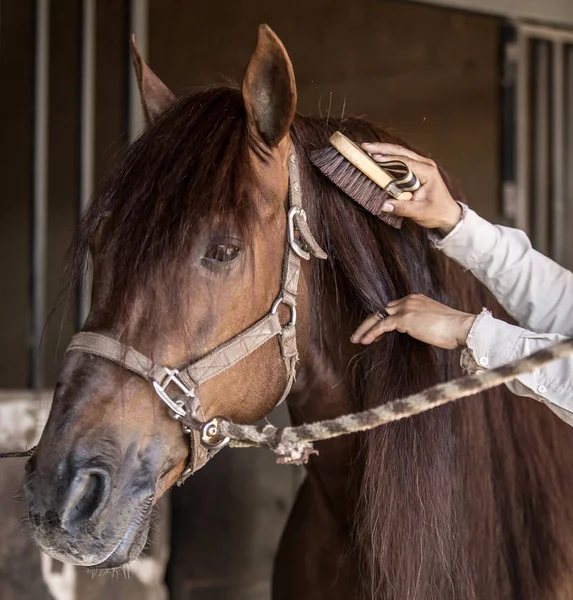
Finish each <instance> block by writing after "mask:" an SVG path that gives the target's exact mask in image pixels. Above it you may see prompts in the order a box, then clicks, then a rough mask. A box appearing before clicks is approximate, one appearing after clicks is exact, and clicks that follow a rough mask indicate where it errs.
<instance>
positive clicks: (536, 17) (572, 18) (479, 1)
mask: <svg viewBox="0 0 573 600" xmlns="http://www.w3.org/2000/svg"><path fill="white" fill-rule="evenodd" d="M406 1H409V2H416V3H423V4H433V5H437V6H443V7H447V8H454V9H459V10H467V11H470V12H472V13H485V14H491V15H499V16H500V17H504V18H511V19H528V20H532V21H540V22H543V23H555V24H556V25H559V24H561V25H564V26H571V25H573V11H572V10H571V0H406Z"/></svg>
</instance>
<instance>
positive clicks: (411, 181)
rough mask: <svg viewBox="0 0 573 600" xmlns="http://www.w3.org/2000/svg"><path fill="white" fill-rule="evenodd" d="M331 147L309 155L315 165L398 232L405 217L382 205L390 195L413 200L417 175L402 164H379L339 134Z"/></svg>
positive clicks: (389, 162)
mask: <svg viewBox="0 0 573 600" xmlns="http://www.w3.org/2000/svg"><path fill="white" fill-rule="evenodd" d="M330 144H331V146H329V147H327V148H323V149H321V150H314V151H313V152H311V153H310V160H311V161H312V162H313V163H314V165H315V166H316V167H318V168H319V169H320V170H321V171H322V173H323V174H324V175H326V177H328V179H330V181H332V183H334V185H336V186H337V187H338V188H340V189H341V190H342V191H343V192H344V193H345V194H346V195H347V196H349V197H350V198H352V200H354V201H355V202H357V203H358V204H360V206H362V208H364V209H365V210H367V211H368V212H369V213H372V214H373V215H375V216H376V217H378V218H379V219H380V220H381V221H384V222H385V223H388V225H392V227H395V228H397V229H399V228H400V227H401V226H402V217H397V216H396V215H393V214H391V213H386V212H383V211H382V205H383V204H384V202H385V201H386V200H387V199H388V198H389V197H390V196H391V197H392V198H394V199H396V200H411V199H412V192H415V191H416V190H417V189H418V188H419V187H420V181H419V180H418V178H417V177H416V176H415V175H414V173H412V171H411V170H410V169H409V168H408V166H407V165H406V164H405V163H403V162H401V161H397V160H393V161H388V162H384V163H377V162H376V161H374V160H373V159H372V158H371V157H370V155H369V154H367V153H366V152H365V151H364V150H362V148H360V146H358V145H357V144H355V143H354V142H353V141H352V140H349V139H348V138H347V137H346V136H345V135H343V134H342V133H340V131H336V132H335V133H333V134H332V136H331V137H330Z"/></svg>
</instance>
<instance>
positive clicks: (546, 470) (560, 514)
mask: <svg viewBox="0 0 573 600" xmlns="http://www.w3.org/2000/svg"><path fill="white" fill-rule="evenodd" d="M335 129H339V130H342V131H343V132H344V133H347V134H348V135H349V136H350V137H351V138H353V139H354V140H355V141H357V142H361V141H373V140H384V141H393V142H400V143H402V144H404V142H402V141H401V140H397V139H396V138H393V137H391V136H390V135H388V134H387V133H385V132H384V131H383V130H381V129H379V128H377V127H375V126H374V125H372V124H370V123H368V122H366V121H364V120H359V119H344V120H342V121H336V122H335V123H333V122H329V121H328V120H325V119H311V118H306V117H302V116H297V117H296V119H295V122H294V124H293V126H292V129H291V133H292V137H293V140H294V144H295V146H296V147H297V150H298V152H299V155H300V156H301V171H302V173H301V174H302V183H303V190H304V199H305V203H306V210H307V212H308V213H309V222H310V223H311V226H312V227H313V232H314V233H315V234H316V236H317V239H318V241H319V243H320V244H321V246H322V247H323V248H324V249H325V250H326V251H327V253H328V255H329V260H328V261H327V262H325V263H322V264H319V263H314V264H313V267H312V284H311V299H310V303H311V307H312V308H311V310H312V311H313V314H312V316H311V323H312V325H311V327H312V330H311V339H312V343H313V344H314V345H315V346H316V348H317V350H318V352H319V353H320V354H322V355H324V356H328V360H330V361H331V362H332V363H333V364H336V365H337V366H338V367H339V368H340V371H341V372H342V373H346V374H347V375H346V376H347V378H348V380H349V382H350V386H351V389H352V391H353V394H352V397H353V399H354V400H353V401H354V404H355V405H354V406H353V407H352V408H353V409H355V410H359V409H362V408H365V407H371V406H374V405H378V404H381V403H384V402H387V401H389V400H391V399H394V398H396V397H400V396H403V395H406V394H409V393H413V392H416V391H419V390H422V389H424V388H426V387H428V386H430V385H432V384H434V383H437V382H439V381H443V380H445V379H448V378H451V377H453V376H455V375H456V374H458V373H459V364H458V363H459V356H458V354H456V353H453V352H440V351H436V350H435V349H433V348H431V347H429V346H426V345H424V344H421V343H419V342H417V341H415V340H413V339H411V338H409V337H408V336H406V335H402V334H389V335H386V336H384V338H383V339H382V341H381V342H379V343H376V344H373V345H372V346H370V347H368V348H366V349H365V350H364V351H363V352H362V353H361V354H360V355H359V357H358V359H357V360H356V361H354V362H353V364H352V368H347V367H348V365H344V364H342V357H341V355H340V353H338V351H337V350H336V348H334V349H333V346H332V345H331V344H328V343H327V342H326V339H325V328H324V327H323V316H324V315H325V314H326V312H330V313H332V314H333V315H334V318H335V321H336V322H337V323H345V324H348V323H350V324H351V325H352V326H356V325H358V323H359V322H360V321H361V319H363V318H364V317H365V316H366V315H367V314H369V313H371V312H372V311H374V310H377V309H379V308H380V307H382V306H384V305H385V303H387V302H388V301H389V300H391V299H394V298H399V297H402V296H404V295H406V294H409V293H414V292H417V293H423V294H426V295H428V296H430V297H432V298H435V299H437V300H439V301H442V302H444V303H446V304H449V305H450V306H453V307H456V308H459V309H463V310H466V311H474V312H479V311H480V310H481V308H482V305H484V304H486V305H488V306H489V307H490V308H493V309H494V311H497V312H498V314H501V313H500V312H499V309H498V308H497V307H496V305H495V303H494V302H493V300H492V298H491V297H490V296H489V295H488V294H487V293H486V292H485V290H484V289H483V287H482V286H480V285H479V284H478V283H477V282H476V281H475V280H474V279H473V278H472V277H471V276H470V275H469V274H466V273H464V272H462V271H461V269H459V268H458V267H457V266H455V265H454V264H453V263H452V262H451V261H449V260H447V259H446V258H445V257H443V256H442V255H440V254H439V253H438V252H437V251H436V250H434V249H433V248H432V247H431V243H430V242H429V240H428V238H427V235H426V234H425V232H424V231H422V230H421V229H420V228H418V227H416V226H414V225H412V224H410V223H405V224H404V226H403V227H402V229H400V230H396V229H393V228H391V227H389V226H388V225H386V224H384V223H382V222H381V221H379V220H378V219H376V218H375V217H373V216H372V215H369V214H367V213H365V212H364V211H363V210H362V209H360V208H359V207H358V206H357V205H355V204H354V203H352V202H351V201H350V200H349V199H348V198H347V197H346V196H345V195H344V194H343V193H342V192H340V190H338V189H337V188H336V187H335V186H334V185H332V184H331V183H330V182H329V181H327V180H326V178H324V177H323V176H322V175H321V174H320V173H319V172H318V171H317V170H316V169H315V168H314V167H313V166H312V165H311V163H310V161H309V159H308V153H309V152H310V151H311V150H313V149H315V148H322V147H324V146H325V145H326V144H327V143H328V137H329V135H330V134H331V133H332V132H333V131H334V130H335ZM247 138H248V132H247V130H246V121H245V115H244V107H243V104H242V99H241V95H240V92H239V91H238V90H235V89H231V88H209V89H206V90H203V91H200V92H198V93H195V94H192V95H190V96H188V97H186V98H183V99H181V100H179V101H178V102H177V103H176V104H175V105H174V106H172V107H171V108H170V109H169V110H168V111H167V112H166V113H165V114H164V115H163V116H162V117H161V118H160V119H159V121H158V122H157V123H156V124H155V125H154V127H153V128H151V129H150V130H149V131H148V132H146V133H145V134H144V135H143V136H142V137H141V138H140V139H139V140H138V141H137V142H136V143H135V144H134V145H133V146H131V147H130V148H129V149H128V150H127V151H126V154H125V156H124V157H123V158H122V159H120V160H119V161H118V163H117V165H116V166H115V167H114V169H113V170H112V172H111V173H110V175H109V177H108V178H107V179H106V181H105V182H104V184H103V185H102V187H101V189H100V191H99V193H98V194H97V195H96V198H95V199H94V202H93V203H92V205H91V207H90V209H89V210H88V212H87V214H86V216H85V218H84V220H83V223H82V226H81V229H80V233H79V237H78V239H77V241H76V244H75V246H74V265H75V266H74V268H73V269H72V270H73V272H74V273H76V275H77V274H78V273H80V272H81V270H82V267H83V265H84V264H85V259H86V256H87V254H88V250H89V246H90V244H91V243H92V241H93V239H94V237H97V236H96V234H97V231H98V227H100V224H101V223H102V221H103V220H104V219H105V220H106V225H105V227H104V232H103V235H102V237H101V248H100V253H101V256H102V257H103V259H105V257H106V256H107V257H113V256H121V260H111V261H110V262H111V263H112V264H116V265H118V271H117V272H116V273H113V274H112V275H110V280H111V281H113V289H112V290H111V291H110V293H111V294H115V295H116V296H117V302H116V303H115V304H116V306H117V307H118V311H119V313H121V312H122V311H126V310H128V308H129V298H131V297H133V295H134V294H135V293H136V292H137V291H138V290H141V289H145V288H146V287H148V283H149V282H150V281H155V282H157V277H158V274H159V276H161V277H163V278H164V280H165V281H166V285H165V286H164V288H165V290H167V291H168V293H170V294H173V293H174V290H177V286H176V285H174V283H176V281H175V280H173V277H176V273H177V270H178V268H179V265H180V264H181V261H182V260H184V259H185V257H186V256H187V254H188V250H189V248H190V247H191V241H190V239H191V237H192V235H191V233H192V232H196V227H197V223H208V222H209V220H210V219H212V218H214V215H221V214H225V215H228V218H229V220H230V221H232V222H233V224H234V225H235V226H240V227H242V228H244V229H245V230H246V229H248V224H249V223H250V222H252V219H253V218H256V215H253V214H251V213H250V211H249V202H248V201H247V200H248V192H249V187H250V185H251V183H252V172H251V167H250V164H249V160H248V156H247V154H248V153H247V143H248V142H247ZM191 194H192V196H191ZM457 197H460V196H459V194H457ZM107 215H111V218H109V219H106V216H107ZM135 216H137V218H135ZM155 289H156V290H157V286H156V287H155ZM166 293H167V292H166ZM165 304H166V303H165V302H157V303H155V304H153V305H152V306H153V307H159V306H161V305H165ZM150 320H156V321H157V322H159V321H160V319H158V318H157V315H150ZM345 343H346V340H345ZM340 344H341V345H342V342H340ZM566 436H571V433H570V432H569V431H568V430H567V428H566V426H565V425H563V424H562V423H560V422H559V421H558V420H557V419H556V418H554V417H553V416H552V415H551V414H550V412H549V411H548V410H547V409H545V408H543V407H540V406H537V405H536V403H534V402H533V401H528V400H526V399H519V400H517V399H514V398H512V397H511V395H510V394H509V393H508V392H506V391H503V390H494V391H492V392H490V393H488V394H484V395H482V396H481V397H479V398H474V399H471V400H467V401H463V402H460V403H459V404H453V405H448V406H445V407H443V408H440V409H437V410H434V411H432V412H430V413H426V414H424V415H421V416H418V417H415V418H411V419H408V420H406V421H403V422H399V423H396V424H392V425H391V426H386V427H383V428H379V429H378V430H375V431H373V432H371V433H368V434H366V435H361V436H359V437H357V438H356V440H355V443H356V447H357V452H359V454H360V457H361V459H360V460H359V461H357V462H356V466H355V471H356V478H355V479H356V482H357V483H356V486H357V489H356V506H355V511H354V513H355V524H354V533H353V540H352V542H353V544H354V545H355V548H356V549H357V551H358V552H359V554H360V558H361V561H362V565H363V572H364V582H365V591H364V594H365V597H368V598H385V599H387V598H396V599H397V600H398V599H399V600H403V599H406V598H408V599H417V600H422V599H424V600H444V598H464V599H470V598H484V599H485V598H487V599H490V598H500V597H503V598H520V599H531V600H533V599H537V598H540V597H541V592H542V591H543V592H545V593H546V592H547V590H548V589H549V590H557V589H558V586H559V584H560V581H559V577H560V575H561V574H563V573H566V572H567V560H568V555H569V544H570V542H568V541H567V540H565V539H564V537H565V536H563V535H561V536H560V535H559V527H569V529H568V530H570V527H571V523H572V522H573V503H572V502H571V497H572V493H573V489H571V487H572V486H571V483H570V478H569V477H568V473H567V472H566V465H567V463H568V462H570V457H567V456H565V452H566V449H567V448H568V443H570V442H571V439H569V440H567V442H568V443H564V444H562V445H560V443H559V442H560V440H563V439H564V437H566ZM564 482H565V483H564ZM547 519H551V521H550V522H544V520H547ZM494 549H495V554H493V552H494ZM500 590H501V591H502V593H501V596H500ZM556 593H557V592H556Z"/></svg>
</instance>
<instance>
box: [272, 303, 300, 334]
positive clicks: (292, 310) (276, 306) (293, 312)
mask: <svg viewBox="0 0 573 600" xmlns="http://www.w3.org/2000/svg"><path fill="white" fill-rule="evenodd" d="M281 304H284V305H285V306H288V307H289V308H290V321H289V322H288V323H287V324H286V325H285V327H291V326H292V325H295V324H296V306H295V305H294V304H290V302H286V301H285V299H284V298H283V297H282V296H279V297H278V298H277V299H276V300H275V301H274V302H273V305H272V306H271V315H276V314H277V310H278V309H279V306H280V305H281Z"/></svg>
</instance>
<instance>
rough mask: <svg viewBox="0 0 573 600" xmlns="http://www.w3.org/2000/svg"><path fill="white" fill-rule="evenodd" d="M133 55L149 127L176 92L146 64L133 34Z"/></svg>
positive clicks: (173, 98) (167, 105)
mask: <svg viewBox="0 0 573 600" xmlns="http://www.w3.org/2000/svg"><path fill="white" fill-rule="evenodd" d="M130 41H131V57H132V58H133V68H134V69H135V76H136V78H137V85H138V86H139V93H140V95H141V106H142V108H143V113H144V115H145V121H146V123H147V126H148V127H149V126H150V125H151V124H152V123H153V121H155V119H157V117H159V115H160V114H161V113H162V112H163V111H164V110H166V109H167V108H169V107H170V106H171V105H172V104H173V103H174V102H175V94H174V93H173V92H172V91H171V90H170V89H169V88H168V87H167V86H166V85H165V84H164V83H163V81H161V79H159V77H157V75H156V74H155V73H154V72H153V71H152V70H151V69H150V68H149V67H148V66H147V65H146V64H145V61H144V60H143V58H142V57H141V54H140V53H139V50H138V48H137V45H136V44H135V36H134V35H133V34H131V40H130Z"/></svg>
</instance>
